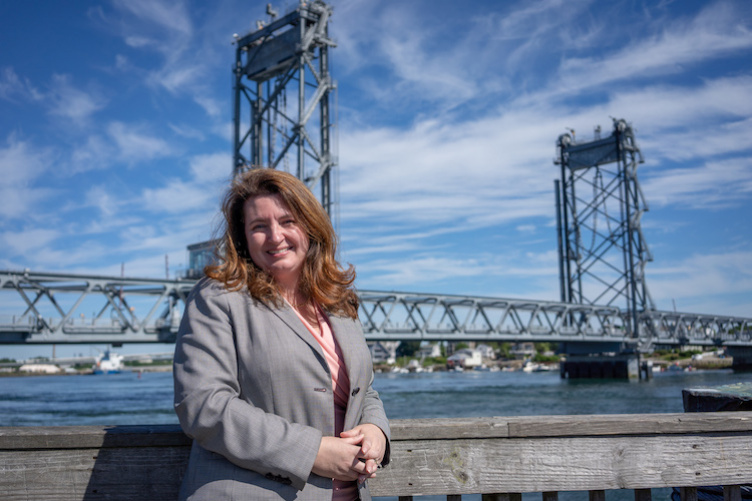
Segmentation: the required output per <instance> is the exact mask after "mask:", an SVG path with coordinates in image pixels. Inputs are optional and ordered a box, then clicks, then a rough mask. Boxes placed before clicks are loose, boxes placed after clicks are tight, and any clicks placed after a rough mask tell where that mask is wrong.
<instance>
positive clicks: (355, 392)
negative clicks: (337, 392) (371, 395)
mask: <svg viewBox="0 0 752 501" xmlns="http://www.w3.org/2000/svg"><path fill="white" fill-rule="evenodd" d="M359 391H360V386H359V387H357V388H355V389H354V390H353V391H352V393H351V395H352V396H353V397H354V396H355V395H357V394H358V392H359Z"/></svg>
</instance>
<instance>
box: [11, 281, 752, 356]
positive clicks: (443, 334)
mask: <svg viewBox="0 0 752 501" xmlns="http://www.w3.org/2000/svg"><path fill="white" fill-rule="evenodd" d="M194 284H195V280H158V279H137V278H122V277H105V276H96V275H75V274H62V273H41V272H32V271H21V272H13V271H0V305H2V310H0V344H40V343H43V344H50V343H59V344H74V343H100V344H122V343H150V342H155V343H156V342H161V343H165V342H167V343H169V342H174V341H175V336H176V334H177V330H178V327H179V324H180V318H181V317H182V314H183V310H184V308H185V302H186V300H187V297H188V294H189V292H190V290H191V288H192V287H193V285H194ZM358 294H359V298H360V311H359V316H360V320H361V323H362V324H363V331H364V333H365V337H366V340H367V341H386V340H399V341H410V340H420V341H450V342H459V341H481V342H489V341H511V342H525V341H535V342H555V343H590V344H599V343H600V344H603V345H604V346H613V345H614V343H618V344H620V345H621V346H622V347H623V348H624V350H627V351H629V350H635V351H639V352H643V353H645V352H649V351H651V350H652V349H653V348H654V347H655V346H656V345H673V346H681V345H688V344H692V345H704V346H752V318H741V317H732V316H719V315H701V314H695V313H677V312H666V311H656V310H649V311H646V312H642V313H641V314H640V316H639V322H640V329H639V331H638V332H640V337H639V338H636V337H634V335H633V333H632V331H631V330H630V329H629V321H628V318H627V314H626V313H625V312H624V311H623V310H620V309H619V308H617V307H614V306H602V305H582V304H572V303H561V302H554V301H537V300H530V299H510V298H492V297H483V296H460V295H440V294H417V293H409V292H382V291H369V290H361V291H359V292H358ZM14 308H15V310H14ZM88 311H93V313H92V314H91V315H87V314H86V312H88Z"/></svg>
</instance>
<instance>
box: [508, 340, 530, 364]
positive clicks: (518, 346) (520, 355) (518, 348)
mask: <svg viewBox="0 0 752 501" xmlns="http://www.w3.org/2000/svg"><path fill="white" fill-rule="evenodd" d="M509 353H510V354H512V356H513V357H514V358H515V359H517V360H524V359H526V358H530V357H533V356H535V345H534V344H533V343H515V345H514V346H513V347H512V349H511V350H509Z"/></svg>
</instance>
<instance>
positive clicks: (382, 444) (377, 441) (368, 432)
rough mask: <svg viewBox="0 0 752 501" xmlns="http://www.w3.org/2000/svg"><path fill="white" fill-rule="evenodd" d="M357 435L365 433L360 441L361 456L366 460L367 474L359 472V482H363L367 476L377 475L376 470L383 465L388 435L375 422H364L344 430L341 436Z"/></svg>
mask: <svg viewBox="0 0 752 501" xmlns="http://www.w3.org/2000/svg"><path fill="white" fill-rule="evenodd" d="M357 435H363V440H362V441H361V442H360V457H361V459H363V460H365V463H366V473H367V475H366V474H359V476H358V482H363V481H365V479H367V478H373V477H375V476H376V470H377V469H378V467H379V466H380V465H381V461H383V459H384V453H385V452H386V436H385V435H384V432H383V431H381V428H379V427H378V426H376V425H374V424H370V423H364V424H361V425H358V426H356V427H355V428H353V429H351V430H347V431H343V432H342V433H341V434H340V437H342V438H347V437H353V436H357Z"/></svg>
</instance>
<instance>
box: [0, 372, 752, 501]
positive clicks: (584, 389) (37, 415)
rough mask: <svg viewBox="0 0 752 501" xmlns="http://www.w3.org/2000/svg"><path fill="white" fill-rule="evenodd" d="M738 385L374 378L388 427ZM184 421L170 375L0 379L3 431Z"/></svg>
mask: <svg viewBox="0 0 752 501" xmlns="http://www.w3.org/2000/svg"><path fill="white" fill-rule="evenodd" d="M739 382H752V373H740V374H737V373H733V372H731V371H730V370H721V371H695V372H663V373H657V374H655V376H654V378H653V379H652V380H650V381H616V380H562V379H560V378H559V374H558V372H548V373H547V372H538V373H525V372H475V371H467V372H462V373H455V372H434V373H418V374H391V373H390V374H376V378H375V381H374V388H375V389H376V390H378V391H379V393H380V394H381V398H382V400H383V401H384V407H385V408H386V412H387V415H388V416H389V418H390V419H410V418H435V417H483V416H486V417H488V416H525V415H527V416H532V415H546V414H548V415H551V414H559V415H561V414H642V413H667V412H683V404H682V390H683V389H687V388H713V387H717V386H721V385H726V384H732V383H739ZM176 423H177V418H176V417H175V414H174V412H173V411H172V374H171V373H169V372H161V373H159V372H157V373H143V374H141V375H139V374H137V373H122V374H116V375H106V376H92V375H73V376H30V377H3V378H0V426H67V425H130V424H176ZM669 494H670V489H654V492H653V499H656V500H659V499H660V500H667V499H668V497H669ZM606 495H607V496H606V499H607V501H628V500H629V499H632V497H631V494H630V493H629V492H628V491H609V492H607V493H606ZM419 499H421V500H422V501H429V500H430V501H438V500H440V499H446V498H445V497H437V496H426V497H421V498H419ZM539 499H540V495H539V494H538V495H532V494H530V495H528V494H526V495H524V496H523V501H537V500H539ZM559 499H560V500H561V501H574V500H582V501H584V500H586V499H587V493H561V495H560V497H559ZM380 500H381V501H395V500H396V498H380ZM463 500H467V501H476V500H480V496H463Z"/></svg>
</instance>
